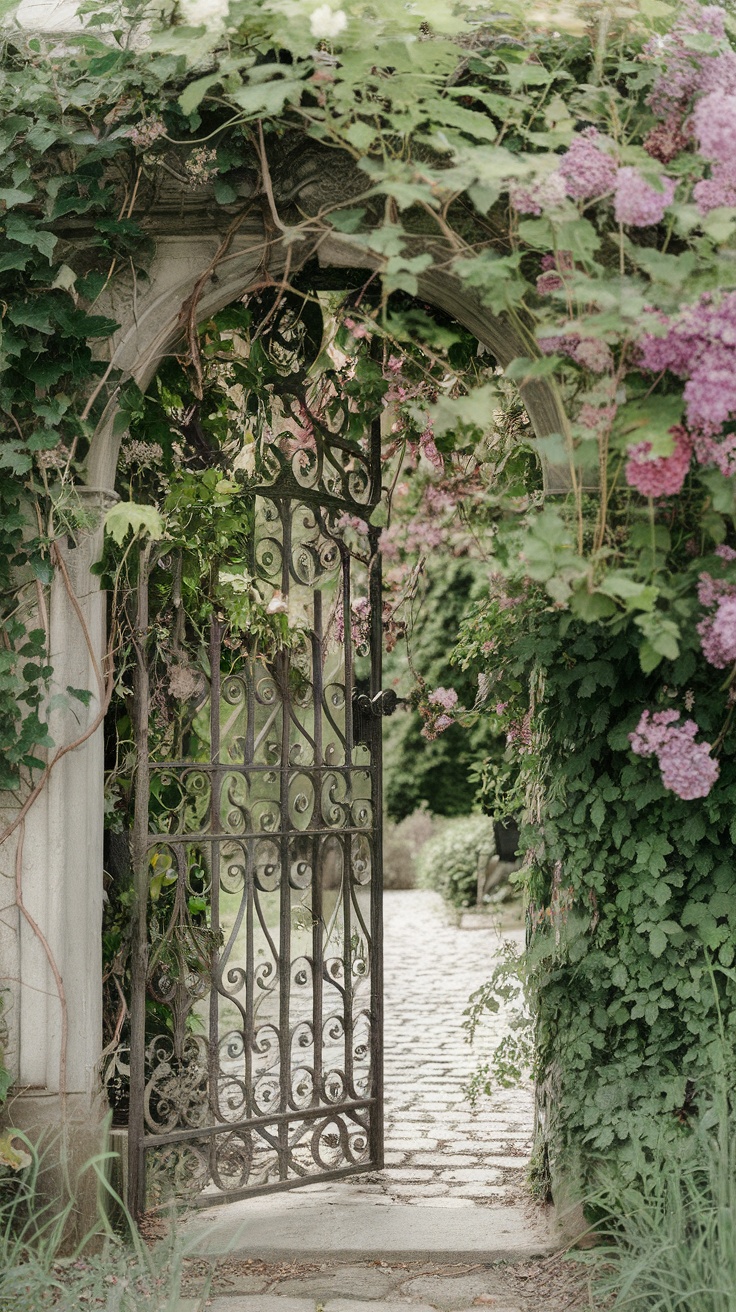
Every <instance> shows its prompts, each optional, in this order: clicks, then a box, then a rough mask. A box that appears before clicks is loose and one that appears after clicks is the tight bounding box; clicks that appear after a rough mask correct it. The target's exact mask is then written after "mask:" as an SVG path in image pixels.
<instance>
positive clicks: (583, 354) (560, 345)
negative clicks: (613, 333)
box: [539, 333, 613, 374]
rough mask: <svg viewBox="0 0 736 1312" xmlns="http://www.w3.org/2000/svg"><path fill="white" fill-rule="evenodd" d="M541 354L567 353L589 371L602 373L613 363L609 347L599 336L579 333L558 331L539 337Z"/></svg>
mask: <svg viewBox="0 0 736 1312" xmlns="http://www.w3.org/2000/svg"><path fill="white" fill-rule="evenodd" d="M539 349H540V351H541V352H542V355H554V354H559V355H569V356H570V358H571V359H572V360H574V361H575V363H576V364H581V365H583V366H584V368H586V369H590V371H591V373H594V374H602V373H604V372H605V371H606V370H607V369H610V368H611V365H612V364H613V356H612V355H611V350H610V347H609V346H607V345H606V343H605V342H603V341H601V339H600V338H599V337H581V335H580V333H558V334H554V335H552V336H545V337H540V339H539Z"/></svg>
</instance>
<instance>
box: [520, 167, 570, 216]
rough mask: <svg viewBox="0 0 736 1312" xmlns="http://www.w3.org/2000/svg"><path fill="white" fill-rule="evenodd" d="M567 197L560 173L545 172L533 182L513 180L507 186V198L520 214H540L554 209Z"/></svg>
mask: <svg viewBox="0 0 736 1312" xmlns="http://www.w3.org/2000/svg"><path fill="white" fill-rule="evenodd" d="M566 198H567V192H566V190H565V181H564V178H563V177H562V174H561V173H557V172H555V173H547V174H545V175H544V176H543V177H539V178H535V179H534V181H533V182H527V183H520V182H514V183H512V184H511V186H510V187H509V200H510V201H511V204H512V205H513V207H514V209H515V210H518V211H519V213H520V214H542V213H543V212H544V211H545V210H556V209H559V208H560V206H561V205H563V204H564V202H565V200H566Z"/></svg>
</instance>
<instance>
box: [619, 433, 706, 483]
mask: <svg viewBox="0 0 736 1312" xmlns="http://www.w3.org/2000/svg"><path fill="white" fill-rule="evenodd" d="M670 433H671V434H672V437H673V438H674V442H675V449H674V451H673V452H672V454H671V455H669V456H653V455H652V454H651V451H652V444H651V442H637V443H636V444H635V445H634V446H630V447H629V449H628V453H627V454H628V457H629V458H628V460H627V462H626V470H625V473H626V482H627V483H628V485H629V487H635V488H636V490H637V492H641V494H642V496H644V497H671V496H675V495H676V493H678V492H679V491H680V489H681V488H682V485H683V483H684V482H685V475H686V474H687V471H688V469H689V468H690V457H691V456H692V453H693V441H692V438H691V437H690V434H689V433H687V432H686V431H685V429H684V428H682V427H681V426H680V425H679V424H678V425H676V427H675V428H671V429H670Z"/></svg>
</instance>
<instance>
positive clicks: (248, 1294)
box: [180, 890, 588, 1312]
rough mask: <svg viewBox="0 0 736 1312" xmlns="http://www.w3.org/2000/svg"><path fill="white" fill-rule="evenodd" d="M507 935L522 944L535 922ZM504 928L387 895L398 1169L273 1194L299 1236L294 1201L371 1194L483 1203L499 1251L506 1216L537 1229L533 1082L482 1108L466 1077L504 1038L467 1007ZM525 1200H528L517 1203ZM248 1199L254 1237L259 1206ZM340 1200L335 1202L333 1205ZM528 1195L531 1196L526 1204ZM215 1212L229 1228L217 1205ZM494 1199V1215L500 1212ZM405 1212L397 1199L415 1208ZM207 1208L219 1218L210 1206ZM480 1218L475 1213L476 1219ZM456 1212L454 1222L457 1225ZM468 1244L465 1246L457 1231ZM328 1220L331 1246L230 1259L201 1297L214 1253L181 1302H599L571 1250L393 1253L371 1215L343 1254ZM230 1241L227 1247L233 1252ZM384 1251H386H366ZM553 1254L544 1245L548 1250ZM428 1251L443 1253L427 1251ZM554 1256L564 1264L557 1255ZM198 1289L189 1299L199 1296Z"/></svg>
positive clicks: (423, 897)
mask: <svg viewBox="0 0 736 1312" xmlns="http://www.w3.org/2000/svg"><path fill="white" fill-rule="evenodd" d="M503 938H506V939H511V940H514V941H516V942H517V943H518V944H521V943H522V941H523V930H521V929H519V928H514V929H512V930H508V931H505V932H504V934H503ZM501 946H502V938H501V935H500V933H499V931H498V930H497V929H496V928H495V927H494V924H493V921H492V920H491V918H490V917H489V918H486V917H479V916H464V917H463V918H462V920H461V922H460V923H457V918H456V917H455V916H454V915H453V913H451V912H448V911H447V910H446V909H445V907H444V905H443V903H442V901H441V899H440V898H439V897H438V896H436V895H435V894H433V893H429V892H420V891H413V890H412V891H406V892H404V891H401V892H399V891H391V892H388V893H387V894H386V897H385V950H384V958H385V985H386V987H385V1008H384V1014H385V1058H386V1071H385V1077H386V1078H385V1088H386V1169H385V1170H383V1171H381V1172H377V1173H376V1174H375V1175H363V1176H356V1177H353V1178H352V1179H346V1180H343V1181H336V1182H334V1183H332V1184H313V1185H308V1186H306V1187H304V1188H303V1189H299V1190H295V1191H293V1193H292V1194H291V1196H290V1197H289V1195H288V1194H283V1195H281V1196H280V1197H276V1198H274V1199H271V1200H270V1201H269V1214H270V1215H272V1223H273V1225H274V1226H275V1227H279V1228H280V1229H281V1230H282V1231H284V1232H285V1233H286V1232H288V1228H289V1223H290V1219H291V1217H292V1216H293V1215H294V1212H293V1209H294V1208H295V1207H296V1206H297V1205H298V1206H299V1207H300V1208H304V1207H305V1206H306V1207H307V1209H308V1207H309V1200H310V1199H311V1200H312V1203H313V1204H314V1205H315V1206H317V1207H322V1209H323V1210H322V1211H321V1212H320V1213H319V1215H320V1216H324V1215H325V1208H326V1211H327V1213H329V1210H330V1208H335V1209H339V1208H340V1207H341V1205H342V1204H348V1203H358V1202H361V1201H363V1202H365V1203H367V1202H370V1203H371V1204H372V1205H373V1206H372V1207H371V1208H368V1209H366V1212H367V1213H368V1214H370V1213H371V1212H373V1213H375V1211H376V1205H378V1211H380V1212H383V1211H384V1207H385V1208H386V1209H389V1208H391V1207H394V1206H395V1205H396V1204H409V1205H413V1206H412V1211H413V1210H414V1207H417V1208H427V1207H431V1208H445V1209H453V1214H452V1216H453V1224H454V1225H455V1233H456V1231H457V1223H458V1222H459V1221H460V1220H461V1218H460V1217H458V1216H457V1215H456V1214H455V1211H454V1209H458V1208H483V1209H486V1210H485V1212H484V1213H483V1214H482V1215H480V1216H479V1215H478V1214H477V1213H476V1215H475V1216H474V1217H473V1221H474V1222H475V1221H482V1223H483V1225H485V1224H486V1223H487V1226H488V1242H489V1248H493V1246H494V1243H495V1242H496V1241H495V1240H494V1235H495V1234H496V1233H497V1232H498V1229H499V1218H500V1216H503V1217H509V1218H511V1217H512V1215H513V1209H510V1210H509V1211H508V1212H507V1211H505V1207H506V1205H507V1204H509V1205H510V1204H514V1203H515V1204H517V1208H516V1213H517V1215H518V1216H520V1217H521V1218H522V1222H521V1224H522V1226H523V1227H526V1226H527V1220H526V1219H525V1218H527V1217H528V1228H529V1234H530V1235H531V1236H532V1238H533V1237H534V1232H535V1227H538V1226H539V1221H538V1219H535V1209H534V1207H533V1206H532V1205H531V1204H530V1203H529V1200H528V1197H527V1196H526V1195H525V1194H524V1191H523V1184H524V1177H525V1168H526V1166H527V1163H528V1157H529V1149H530V1146H531V1132H532V1092H531V1088H523V1089H518V1090H510V1091H500V1092H498V1093H497V1094H495V1095H494V1096H493V1098H492V1100H490V1101H489V1100H487V1099H485V1100H483V1101H482V1103H481V1104H480V1105H479V1107H478V1110H477V1111H476V1112H473V1111H472V1110H471V1108H470V1106H469V1103H468V1099H467V1096H466V1094H465V1092H464V1086H465V1085H466V1084H467V1081H468V1079H469V1078H470V1076H471V1074H472V1073H473V1071H474V1070H475V1068H476V1065H477V1064H478V1062H479V1061H482V1060H484V1059H486V1058H487V1057H489V1056H490V1054H491V1052H492V1050H493V1048H494V1047H495V1046H496V1044H497V1043H498V1040H499V1039H500V1038H501V1037H502V1035H503V1032H504V1027H505V1024H506V1023H507V1022H506V1021H505V1020H504V1018H503V1016H496V1017H493V1018H489V1023H486V1024H484V1025H483V1026H482V1028H481V1030H480V1031H479V1032H478V1036H477V1039H476V1043H475V1044H474V1045H473V1047H470V1046H469V1045H468V1044H467V1043H466V1042H465V1036H464V1031H463V1030H462V1021H463V1012H464V1010H465V1008H466V1007H467V1005H468V998H469V996H470V994H471V993H472V992H473V990H474V989H476V988H478V987H479V985H481V984H482V983H483V982H484V981H485V980H487V979H488V977H489V975H490V972H491V970H492V968H493V963H494V960H495V959H497V958H498V955H499V953H500V951H501ZM520 1202H521V1203H522V1207H521V1208H519V1207H518V1204H519V1203H520ZM257 1203H258V1200H251V1201H250V1202H249V1203H244V1204H241V1205H240V1206H241V1207H242V1209H243V1210H242V1214H239V1215H240V1217H241V1219H242V1222H243V1226H244V1234H245V1236H246V1238H247V1230H248V1223H247V1218H248V1216H249V1215H252V1212H251V1211H250V1210H249V1209H251V1208H253V1206H254V1205H257ZM328 1204H329V1206H327V1205H328ZM524 1204H528V1205H524ZM238 1206H239V1205H238V1204H233V1205H231V1208H230V1209H212V1214H210V1220H211V1223H212V1224H216V1223H217V1222H216V1218H215V1216H214V1215H213V1214H214V1213H215V1212H216V1211H217V1212H220V1211H229V1212H231V1214H232V1213H235V1211H236V1210H237V1208H238ZM494 1209H495V1221H494ZM404 1210H405V1209H404V1208H403V1207H400V1208H398V1209H397V1211H398V1212H404ZM205 1215H206V1214H205ZM468 1219H469V1220H470V1218H468ZM449 1225H450V1223H449V1218H448V1227H449ZM457 1242H460V1243H461V1242H462V1241H461V1240H458V1241H457ZM330 1246H331V1237H330V1232H329V1217H328V1218H327V1224H326V1228H325V1232H324V1246H323V1247H320V1250H319V1255H318V1254H317V1253H315V1252H314V1251H312V1252H311V1253H310V1255H309V1256H308V1255H306V1254H304V1255H302V1256H300V1257H296V1256H295V1257H294V1258H293V1259H291V1260H289V1261H285V1262H283V1263H271V1264H269V1263H268V1262H265V1261H262V1260H261V1259H260V1258H259V1257H252V1258H251V1257H249V1258H248V1259H247V1260H243V1259H242V1258H241V1259H240V1260H237V1259H235V1258H227V1257H223V1258H221V1259H220V1260H219V1263H218V1265H217V1268H216V1272H215V1275H214V1279H212V1282H211V1284H208V1288H207V1293H206V1294H204V1296H202V1295H200V1297H199V1298H197V1296H196V1295H197V1292H198V1287H199V1289H201V1288H202V1277H203V1275H204V1273H205V1271H206V1270H207V1264H206V1262H205V1263H203V1262H201V1261H197V1260H194V1261H192V1262H191V1263H187V1264H186V1266H187V1274H186V1278H185V1282H184V1288H183V1291H182V1292H183V1293H184V1295H185V1297H184V1298H183V1299H182V1301H181V1303H180V1312H201V1310H202V1309H203V1308H204V1309H206V1310H207V1312H372V1309H374V1308H375V1309H376V1312H378V1310H379V1309H380V1312H403V1309H405V1308H406V1309H407V1312H408V1310H409V1309H411V1312H455V1310H457V1312H475V1309H476V1308H478V1307H485V1308H487V1309H493V1310H494V1312H541V1309H544V1312H573V1309H579V1310H580V1312H582V1310H583V1309H584V1308H585V1309H587V1308H588V1302H587V1298H586V1296H585V1291H584V1289H583V1288H582V1284H581V1276H580V1273H579V1271H578V1270H577V1268H575V1269H574V1270H573V1271H572V1273H571V1271H570V1269H569V1264H567V1263H565V1261H564V1258H563V1257H562V1256H560V1257H559V1258H558V1257H554V1256H552V1257H548V1258H546V1259H545V1260H543V1261H534V1260H532V1261H529V1260H526V1261H525V1260H520V1259H519V1258H517V1257H514V1256H513V1255H512V1254H509V1256H507V1257H505V1258H503V1259H502V1260H496V1261H489V1260H483V1257H482V1254H481V1255H480V1258H481V1260H479V1261H470V1262H467V1261H462V1259H461V1258H460V1257H458V1259H457V1260H456V1261H447V1259H445V1261H446V1264H443V1263H442V1262H440V1261H439V1260H435V1261H428V1260H425V1261H396V1260H394V1261H390V1260H386V1257H385V1254H384V1253H381V1252H380V1251H379V1252H376V1250H375V1245H374V1242H373V1240H372V1238H371V1222H370V1220H368V1221H367V1223H366V1233H365V1237H364V1247H365V1250H366V1258H364V1259H363V1260H359V1261H346V1260H342V1261H340V1260H337V1261H336V1260H334V1257H333V1256H332V1255H331V1252H330ZM218 1251H220V1252H221V1253H224V1252H225V1251H226V1249H225V1248H224V1247H223V1248H220V1249H219V1250H218ZM372 1251H373V1252H376V1258H377V1259H378V1260H367V1256H368V1254H370V1253H371V1252H372ZM539 1251H540V1252H542V1251H545V1249H544V1244H543V1245H542V1247H541V1248H540V1250H539ZM428 1256H431V1254H430V1255H428ZM550 1263H551V1264H552V1265H550ZM187 1295H188V1297H186V1296H187Z"/></svg>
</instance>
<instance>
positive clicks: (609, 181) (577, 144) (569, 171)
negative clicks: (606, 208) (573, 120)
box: [559, 128, 617, 200]
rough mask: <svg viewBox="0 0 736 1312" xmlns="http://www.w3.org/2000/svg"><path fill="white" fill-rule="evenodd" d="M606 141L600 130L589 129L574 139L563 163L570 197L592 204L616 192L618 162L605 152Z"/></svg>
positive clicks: (561, 161)
mask: <svg viewBox="0 0 736 1312" xmlns="http://www.w3.org/2000/svg"><path fill="white" fill-rule="evenodd" d="M604 140H605V138H604V137H602V136H601V134H600V133H599V132H598V130H597V128H585V130H584V131H583V132H580V133H578V134H577V135H576V136H575V137H573V139H572V141H571V143H570V147H569V149H568V150H566V151H565V154H564V155H563V156H562V158H561V160H560V163H559V172H560V174H561V175H562V177H563V179H564V182H565V189H566V191H567V194H568V196H572V197H573V199H574V200H591V199H593V198H595V197H598V196H605V195H606V194H607V193H608V192H609V191H613V188H614V186H615V183H616V173H617V168H616V161H615V160H614V159H612V158H611V156H610V155H609V154H608V152H607V151H606V150H605V149H604V148H603V146H602V144H599V143H603V142H604Z"/></svg>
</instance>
